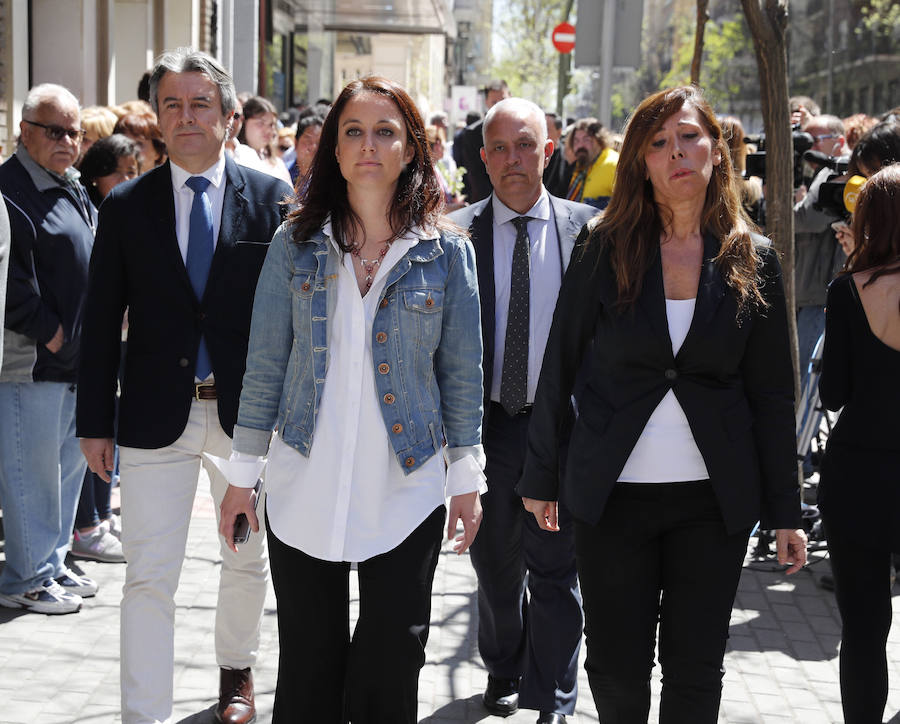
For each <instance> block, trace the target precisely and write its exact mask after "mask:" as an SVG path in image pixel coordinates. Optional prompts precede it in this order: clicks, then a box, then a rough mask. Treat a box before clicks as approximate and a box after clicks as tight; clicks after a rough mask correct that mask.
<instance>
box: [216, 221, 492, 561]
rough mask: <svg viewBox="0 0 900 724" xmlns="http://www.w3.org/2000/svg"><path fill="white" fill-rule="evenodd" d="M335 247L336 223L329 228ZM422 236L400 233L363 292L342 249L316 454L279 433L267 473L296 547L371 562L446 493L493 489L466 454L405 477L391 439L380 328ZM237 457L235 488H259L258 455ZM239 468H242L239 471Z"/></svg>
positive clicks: (275, 524) (282, 533) (270, 493)
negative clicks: (375, 344) (382, 391)
mask: <svg viewBox="0 0 900 724" xmlns="http://www.w3.org/2000/svg"><path fill="white" fill-rule="evenodd" d="M324 231H325V233H326V235H328V237H329V238H330V239H331V243H332V244H334V245H335V247H337V244H336V243H335V241H334V239H333V238H332V236H331V233H332V232H331V226H330V224H326V225H325V227H324ZM420 238H433V235H428V234H425V233H421V232H419V231H411V232H409V233H407V234H406V235H405V236H403V237H401V238H399V239H397V240H396V241H395V242H394V243H393V244H391V247H390V248H389V249H388V252H387V254H386V255H385V257H384V260H383V261H382V263H381V264H380V265H379V266H378V268H377V271H376V274H375V279H374V280H373V281H372V288H371V289H370V290H369V291H368V293H367V294H366V295H365V296H364V297H362V296H360V293H359V287H358V286H357V283H356V274H355V272H354V269H353V265H354V264H357V263H358V262H357V261H356V258H355V257H354V256H353V255H351V254H344V255H343V264H342V265H341V267H340V269H339V272H338V278H337V302H336V304H335V310H334V319H333V320H332V325H331V338H330V339H329V354H330V359H329V363H328V373H327V375H326V378H325V385H324V389H323V392H322V402H321V405H320V407H319V413H318V416H317V418H316V431H315V435H314V436H313V443H312V447H311V449H310V453H309V457H308V458H306V457H304V456H303V455H301V454H300V453H299V452H298V451H297V450H295V449H294V448H292V447H290V446H289V445H287V444H286V443H284V442H282V440H281V439H280V438H279V437H277V436H276V437H275V439H274V440H273V442H272V445H271V447H270V448H269V460H268V470H267V473H266V496H267V498H266V500H267V503H266V513H267V515H268V517H269V525H270V527H271V528H272V531H273V532H274V533H275V535H276V536H278V539H279V540H281V541H283V542H284V543H286V544H287V545H289V546H292V547H293V548H297V549H299V550H301V551H303V552H304V553H306V554H307V555H310V556H313V557H314V558H319V559H321V560H326V561H349V562H357V561H364V560H367V559H369V558H372V557H373V556H377V555H379V554H381V553H385V552H387V551H389V550H392V549H394V548H396V547H397V546H398V545H399V544H400V543H402V542H403V540H404V539H405V538H406V537H407V536H408V535H409V534H410V533H412V531H414V530H415V529H416V528H417V527H418V526H419V525H420V524H421V523H422V521H423V520H425V518H427V517H428V516H429V515H430V514H431V513H432V512H433V511H434V509H435V508H437V507H438V506H439V505H443V504H444V497H445V494H446V495H448V496H450V495H459V494H462V493H470V492H472V491H474V490H478V491H479V492H485V491H487V485H485V483H484V481H485V476H484V473H483V472H482V469H481V465H480V464H479V463H478V462H476V460H475V458H474V456H472V455H468V456H466V457H464V458H462V459H461V460H458V461H456V462H454V463H452V464H451V465H450V466H449V468H445V463H444V459H443V456H442V455H433V456H432V457H430V458H429V459H428V460H427V461H426V462H425V463H424V464H423V465H422V466H421V467H419V468H418V469H417V470H415V471H413V472H412V473H410V474H409V475H407V474H405V473H404V472H403V470H402V469H401V467H400V463H399V462H398V461H397V457H396V455H395V454H394V450H393V448H392V447H391V443H390V440H389V439H388V434H387V430H386V429H385V426H384V418H383V416H382V414H381V408H380V406H379V403H378V395H377V392H376V389H375V372H374V363H373V361H372V324H373V322H374V319H375V313H376V311H377V309H378V301H379V296H380V294H381V291H382V289H383V288H384V284H385V278H386V276H387V273H388V272H389V270H390V269H391V267H393V266H394V265H395V264H396V263H397V262H398V261H400V260H401V259H402V257H403V256H404V255H405V254H406V252H407V251H408V250H409V249H411V248H412V247H413V246H415V245H416V244H417V243H418V242H419V240H420ZM254 460H256V458H252V457H251V456H248V455H242V454H240V453H233V454H232V463H231V464H232V466H234V465H235V462H237V465H238V466H241V468H242V469H243V470H244V471H245V472H244V473H243V474H242V473H237V474H235V475H229V480H230V481H231V482H232V484H234V485H239V486H241V487H252V485H253V483H254V482H255V474H254V468H253V466H252V464H251V461H254ZM232 469H233V470H236V469H237V467H233V468H232Z"/></svg>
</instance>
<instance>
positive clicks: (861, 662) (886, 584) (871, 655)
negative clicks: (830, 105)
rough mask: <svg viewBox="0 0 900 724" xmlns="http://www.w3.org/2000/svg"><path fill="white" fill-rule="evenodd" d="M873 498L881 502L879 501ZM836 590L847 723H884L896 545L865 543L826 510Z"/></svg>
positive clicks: (842, 694) (842, 689)
mask: <svg viewBox="0 0 900 724" xmlns="http://www.w3.org/2000/svg"><path fill="white" fill-rule="evenodd" d="M873 504H875V503H874V502H873ZM822 515H823V518H824V522H825V534H826V536H827V538H828V554H829V556H830V557H831V571H832V573H833V574H834V595H835V598H836V599H837V605H838V610H839V611H840V612H841V659H840V661H841V703H842V704H843V707H844V720H845V721H846V722H847V724H874V723H875V722H877V724H881V721H882V716H883V714H884V707H885V705H886V704H887V694H888V670H887V655H886V653H885V648H886V646H887V639H888V633H889V632H890V630H891V551H890V548H889V547H888V546H884V547H883V548H881V549H876V548H868V547H866V546H865V545H861V544H860V536H859V534H856V535H854V534H853V533H852V532H851V531H849V530H846V531H845V530H844V529H843V528H842V526H840V524H839V520H832V517H831V516H830V515H828V513H826V512H825V511H823V514H822Z"/></svg>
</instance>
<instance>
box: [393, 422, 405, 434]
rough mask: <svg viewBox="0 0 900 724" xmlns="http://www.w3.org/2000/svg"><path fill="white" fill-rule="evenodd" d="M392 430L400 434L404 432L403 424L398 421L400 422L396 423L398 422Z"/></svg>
mask: <svg viewBox="0 0 900 724" xmlns="http://www.w3.org/2000/svg"><path fill="white" fill-rule="evenodd" d="M391 431H392V432H393V433H394V434H395V435H399V434H400V433H401V432H403V425H401V424H400V423H399V422H398V423H396V424H395V425H394V426H393V427H392V428H391Z"/></svg>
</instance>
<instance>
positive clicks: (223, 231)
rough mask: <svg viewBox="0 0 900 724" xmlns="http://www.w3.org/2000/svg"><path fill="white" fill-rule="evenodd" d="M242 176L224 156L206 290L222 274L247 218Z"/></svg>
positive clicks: (232, 162)
mask: <svg viewBox="0 0 900 724" xmlns="http://www.w3.org/2000/svg"><path fill="white" fill-rule="evenodd" d="M243 191H244V177H243V175H241V172H240V169H239V168H238V166H237V164H236V163H235V162H234V161H232V160H231V159H230V158H229V157H228V156H227V155H226V156H225V195H224V198H223V200H222V220H221V222H220V224H219V238H218V240H217V242H216V251H215V253H214V254H213V260H212V266H211V267H210V269H209V279H208V280H207V283H206V292H205V293H204V296H206V294H207V293H209V289H210V287H211V286H212V285H211V282H212V281H214V280H215V279H216V278H217V277H218V276H220V275H221V274H222V272H223V271H224V268H225V263H226V260H227V258H228V256H229V254H230V252H231V250H232V249H233V248H234V246H235V245H236V244H237V242H238V241H239V240H240V239H241V236H242V234H243V232H244V228H243V222H244V220H245V219H246V218H247V198H246V197H245V196H244V193H243Z"/></svg>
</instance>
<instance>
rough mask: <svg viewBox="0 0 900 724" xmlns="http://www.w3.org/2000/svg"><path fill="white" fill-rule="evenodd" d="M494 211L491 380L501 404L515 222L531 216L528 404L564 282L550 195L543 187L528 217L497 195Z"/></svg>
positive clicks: (529, 230)
mask: <svg viewBox="0 0 900 724" xmlns="http://www.w3.org/2000/svg"><path fill="white" fill-rule="evenodd" d="M491 203H492V204H493V210H494V371H493V377H492V380H491V400H493V401H494V402H499V401H500V383H501V381H502V377H503V351H504V349H505V347H506V319H507V316H508V312H509V289H510V284H511V278H512V257H513V249H514V247H515V244H516V227H515V225H514V224H513V223H512V222H513V219H516V218H518V217H519V216H530V217H531V221H529V222H528V238H529V240H530V242H531V260H530V261H531V267H530V272H531V273H530V284H529V290H530V292H529V294H530V297H529V320H528V387H527V389H526V396H527V401H528V402H529V403H531V402H534V392H535V390H536V389H537V383H538V377H539V376H540V373H541V363H542V362H543V360H544V348H545V347H546V346H547V338H548V337H549V336H550V325H551V324H552V322H553V310H554V309H556V298H557V297H558V296H559V288H560V286H561V284H562V275H563V268H562V258H561V257H560V250H559V238H558V235H557V233H556V224H554V223H553V219H552V214H551V209H550V197H549V196H548V194H547V191H546V189H543V190H542V191H541V195H540V197H539V198H538V200H537V201H536V202H535V204H534V206H532V207H531V209H529V210H528V211H527V212H526V213H524V214H520V213H517V212H516V211H513V210H512V209H511V208H509V207H508V206H506V204H504V203H503V202H502V201H500V199H498V198H497V196H496V194H494V195H492V196H491Z"/></svg>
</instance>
